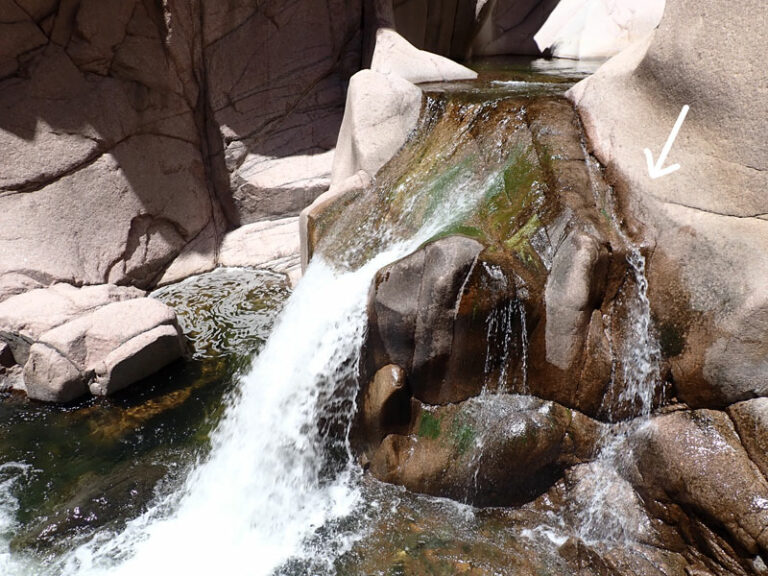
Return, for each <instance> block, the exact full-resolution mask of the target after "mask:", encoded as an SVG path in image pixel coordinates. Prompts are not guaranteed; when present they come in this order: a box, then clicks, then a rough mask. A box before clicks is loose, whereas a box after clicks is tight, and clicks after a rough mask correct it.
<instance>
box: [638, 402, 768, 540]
mask: <svg viewBox="0 0 768 576" xmlns="http://www.w3.org/2000/svg"><path fill="white" fill-rule="evenodd" d="M632 442H633V445H634V448H633V450H634V454H635V459H636V462H637V470H638V472H639V474H640V482H639V483H640V489H641V491H644V493H645V495H646V497H648V498H650V499H651V500H658V501H665V500H672V501H673V502H677V503H679V504H680V505H681V506H683V507H684V508H687V509H688V510H689V512H690V513H693V514H695V515H699V516H700V517H702V518H704V519H707V520H714V521H715V522H716V523H718V524H719V525H722V526H724V527H725V529H726V531H727V532H728V534H729V536H730V538H732V539H733V540H734V541H735V542H736V543H738V545H739V546H742V547H743V548H744V549H745V550H746V551H747V552H749V553H751V554H756V553H757V552H758V551H761V552H763V553H764V552H765V551H766V549H767V548H768V536H766V527H768V482H767V481H766V479H765V477H763V475H762V474H761V473H760V471H759V470H758V469H757V467H756V466H755V465H754V464H753V463H752V461H751V460H750V459H749V456H748V455H747V452H746V451H745V450H744V448H743V447H742V445H741V442H740V441H739V437H738V435H737V434H736V431H735V429H734V427H733V424H732V423H731V421H730V419H729V418H728V416H727V415H725V414H724V413H722V412H717V411H712V410H697V411H695V412H674V413H672V414H667V415H663V416H658V417H656V418H653V419H652V420H651V421H650V422H649V423H648V424H647V425H646V426H643V427H642V428H640V429H639V430H638V432H637V433H636V434H635V435H634V437H633V439H632Z"/></svg>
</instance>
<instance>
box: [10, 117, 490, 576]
mask: <svg viewBox="0 0 768 576" xmlns="http://www.w3.org/2000/svg"><path fill="white" fill-rule="evenodd" d="M480 111H482V106H479V107H478V112H477V114H478V115H479V113H480ZM450 145H451V143H450V142H447V143H446V146H450ZM467 158H468V157H467V155H463V156H462V157H461V158H460V162H458V166H454V167H453V168H451V165H450V163H449V161H450V158H447V157H443V164H442V165H437V166H436V167H435V169H434V170H433V171H432V176H430V177H429V178H433V180H430V179H429V178H427V177H425V176H422V177H421V178H420V179H417V181H415V182H414V184H413V186H414V189H413V191H412V196H411V202H412V203H413V202H417V201H419V202H427V201H432V200H433V198H432V196H433V195H434V190H435V187H436V186H437V185H440V186H450V190H451V192H452V193H450V194H443V195H442V196H441V197H440V201H439V203H436V204H432V205H430V206H429V209H427V210H423V211H422V213H423V215H424V216H423V220H422V221H421V222H420V224H419V225H418V227H415V232H411V230H413V228H414V227H411V228H410V230H408V227H407V226H404V225H403V222H406V221H407V222H408V223H411V224H412V223H413V221H414V215H413V213H412V212H411V211H410V210H408V209H407V207H408V205H406V206H405V209H404V210H402V211H401V212H400V213H399V214H393V213H391V212H388V214H387V218H386V222H383V221H382V216H381V212H378V213H377V212H375V211H371V212H370V214H368V215H367V216H366V217H367V218H368V219H369V220H371V222H373V223H375V225H373V224H372V223H371V222H368V221H367V220H366V217H363V218H361V217H360V214H359V213H356V214H354V216H355V217H356V218H357V220H358V222H357V225H356V227H355V228H354V230H355V234H354V235H353V236H352V237H351V238H350V237H348V238H347V240H348V242H353V240H354V242H353V244H351V248H350V252H351V251H352V249H354V251H356V252H357V253H360V254H363V253H365V257H364V258H363V257H362V256H361V257H360V258H359V261H360V262H361V264H360V265H359V266H346V267H345V266H334V265H331V264H330V263H329V262H328V261H326V260H325V259H324V252H322V251H321V252H320V254H319V255H317V256H316V257H315V258H314V259H313V261H312V262H311V263H310V265H309V267H308V268H307V271H306V274H305V276H304V278H302V280H301V282H300V283H299V285H298V287H297V289H296V290H295V292H294V293H293V294H292V295H291V296H290V298H289V300H288V302H287V303H286V305H285V308H284V310H283V312H282V313H281V315H280V317H279V319H278V320H277V322H276V325H275V328H274V330H273V332H272V334H271V335H270V337H269V339H268V341H267V343H266V344H265V346H264V348H263V349H262V351H261V352H260V354H259V355H258V357H257V358H255V360H254V362H253V365H252V368H251V370H250V372H249V373H248V374H247V375H246V376H244V377H243V378H242V380H241V382H240V385H239V388H238V390H237V391H236V393H235V394H234V395H233V396H232V397H231V398H230V399H229V401H228V406H227V410H226V412H225V415H224V417H223V419H222V421H221V422H220V424H219V425H218V427H217V429H216V430H215V432H214V433H213V435H212V438H211V451H210V454H209V455H208V456H207V457H206V458H205V459H203V460H202V461H200V462H198V463H197V464H196V465H195V466H194V467H193V469H192V470H191V472H190V473H189V475H188V477H187V478H186V479H185V481H184V483H183V485H182V486H180V487H177V489H176V490H174V491H173V492H171V493H170V494H166V495H164V496H163V497H160V498H159V499H158V500H157V501H156V502H155V503H154V504H153V505H152V506H151V507H150V508H149V510H148V511H146V512H145V513H144V514H142V515H141V516H139V517H138V518H135V519H133V520H131V521H129V522H128V524H127V526H126V527H125V529H123V530H122V531H121V532H119V533H110V532H107V531H102V532H101V533H98V534H97V535H96V536H94V537H93V538H92V539H91V540H90V541H88V542H86V543H84V544H81V545H80V546H78V547H77V548H76V549H75V550H74V551H72V552H71V553H69V554H65V555H64V556H63V557H58V558H53V559H50V558H49V559H48V560H46V561H45V562H47V564H45V565H40V561H39V559H31V558H26V559H25V558H14V559H13V561H12V562H11V565H10V566H8V567H7V569H4V570H3V572H2V573H3V574H4V575H6V576H17V575H18V576H21V575H28V574H30V573H35V574H46V575H47V574H50V575H54V574H55V575H61V574H63V575H66V576H100V575H107V574H108V575H109V576H132V575H139V574H162V573H167V574H177V573H179V574H185V576H194V575H198V574H199V575H203V574H205V575H209V574H228V575H233V576H235V575H238V574H248V575H249V576H259V575H267V574H274V573H275V571H279V570H281V567H285V565H286V563H287V562H294V563H295V562H299V563H301V562H305V563H308V564H309V565H311V566H312V567H313V568H312V572H313V573H330V572H331V571H332V563H333V561H334V560H335V558H336V557H338V555H340V554H342V553H343V552H345V551H346V550H348V549H349V548H350V547H351V545H352V544H353V543H354V542H355V540H356V538H358V537H359V536H358V534H359V531H356V530H353V529H351V528H349V527H346V528H345V526H344V520H345V519H347V518H349V517H350V515H351V514H353V512H355V510H356V509H358V508H359V507H360V505H361V491H360V490H361V488H360V482H359V480H360V475H361V472H360V471H359V467H358V466H357V465H356V464H355V463H354V462H353V460H352V458H351V451H350V447H349V444H348V438H347V436H348V432H349V426H350V425H351V422H352V415H353V414H354V413H355V411H356V406H355V398H356V387H355V382H354V380H355V377H356V375H357V370H358V355H359V352H360V349H361V345H362V342H363V338H364V335H365V329H366V325H367V316H366V303H367V297H368V291H369V287H370V285H371V282H372V280H373V278H374V276H375V274H376V272H377V271H378V270H379V269H380V268H382V267H383V266H385V265H387V264H389V263H391V262H394V261H395V260H397V259H399V258H402V257H404V256H405V255H407V254H409V253H411V252H413V251H414V250H416V249H417V248H418V247H419V246H420V245H421V244H423V243H424V242H426V241H428V240H429V239H431V238H433V237H434V236H435V235H436V234H438V233H441V232H442V231H443V230H445V229H446V228H447V227H448V226H450V225H452V224H455V223H457V222H460V221H461V220H462V219H463V218H465V217H466V216H467V214H468V212H469V211H471V210H472V209H473V207H474V206H475V205H476V204H477V203H478V202H479V201H480V200H481V199H482V198H484V197H485V196H486V194H488V190H489V187H494V186H499V181H500V180H499V178H500V177H499V175H498V173H497V172H495V171H493V170H491V171H490V173H488V172H487V171H485V172H483V171H481V173H478V170H477V169H476V166H475V165H474V164H473V163H472V162H471V161H468V160H467ZM446 174H448V177H449V180H448V181H447V180H446ZM425 180H426V181H425ZM403 230H405V231H406V232H408V233H404V232H403ZM350 252H348V253H347V254H349V253H350ZM0 487H1V486H0ZM0 521H2V518H0ZM0 529H2V525H0ZM2 554H3V550H2V549H0V561H4V560H3V558H5V557H4V556H3V555H2ZM4 568H6V567H5V566H4Z"/></svg>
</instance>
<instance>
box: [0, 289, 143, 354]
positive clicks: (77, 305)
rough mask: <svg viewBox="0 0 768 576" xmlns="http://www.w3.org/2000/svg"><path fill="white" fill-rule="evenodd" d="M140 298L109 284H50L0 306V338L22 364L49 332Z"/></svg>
mask: <svg viewBox="0 0 768 576" xmlns="http://www.w3.org/2000/svg"><path fill="white" fill-rule="evenodd" d="M142 296H144V292H142V291H141V290H138V289H136V288H129V287H119V286H114V285H110V284H105V285H100V286H86V287H83V288H76V287H75V286H72V285H70V284H54V285H53V286H51V287H50V288H48V289H42V288H41V289H37V290H32V291H30V292H27V293H25V294H21V295H18V296H15V297H14V298H12V299H8V300H6V301H4V302H1V303H0V338H2V339H3V340H4V341H5V342H7V343H8V345H9V346H10V349H11V352H12V354H13V357H14V359H15V361H16V362H17V363H18V364H22V365H23V364H24V363H25V362H26V361H27V358H28V356H29V347H30V346H31V345H32V344H33V343H34V342H36V341H37V340H38V339H39V338H40V337H41V336H42V335H43V334H44V333H46V332H48V331H49V330H52V329H54V328H56V327H58V326H61V325H62V324H64V323H66V322H68V321H70V320H71V319H72V318H75V317H78V316H81V315H83V314H87V313H89V312H91V311H92V310H95V309H97V308H100V307H102V306H105V305H107V304H111V303H113V302H121V301H123V300H132V299H134V298H140V297H142Z"/></svg>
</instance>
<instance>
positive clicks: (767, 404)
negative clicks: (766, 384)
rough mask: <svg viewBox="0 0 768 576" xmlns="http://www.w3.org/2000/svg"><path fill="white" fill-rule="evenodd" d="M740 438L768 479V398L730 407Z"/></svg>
mask: <svg viewBox="0 0 768 576" xmlns="http://www.w3.org/2000/svg"><path fill="white" fill-rule="evenodd" d="M728 415H729V416H730V417H731V420H733V423H734V425H735V426H736V431H737V432H738V433H739V438H740V439H741V443H742V444H743V445H744V448H745V449H746V451H747V454H749V457H750V458H751V459H752V462H754V463H755V464H756V465H757V467H758V468H760V471H761V472H762V473H763V476H765V477H766V478H768V398H755V399H754V400H747V401H745V402H739V403H738V404H733V405H731V406H729V407H728Z"/></svg>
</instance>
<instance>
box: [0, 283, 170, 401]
mask: <svg viewBox="0 0 768 576" xmlns="http://www.w3.org/2000/svg"><path fill="white" fill-rule="evenodd" d="M143 296H144V293H143V292H142V291H141V290H137V289H135V288H122V287H117V286H112V285H101V286H89V287H84V288H75V287H73V286H70V285H67V284H55V285H53V286H52V287H50V288H46V289H37V290H32V291H30V292H27V293H25V294H21V295H18V296H13V297H11V298H8V299H7V300H5V301H4V302H2V303H0V340H2V342H3V343H4V344H6V345H8V347H9V348H10V351H11V353H12V356H13V362H14V363H16V364H18V365H19V366H23V369H24V372H23V375H24V389H25V390H26V392H27V395H28V396H29V397H30V398H34V399H36V400H44V401H48V402H68V401H70V400H74V399H75V398H78V397H79V396H82V395H84V394H86V393H87V392H88V391H89V390H90V392H91V393H92V394H94V395H98V396H104V395H106V394H111V393H112V392H115V391H117V390H120V389H122V388H125V387H126V386H128V385H130V384H132V383H134V382H136V381H138V380H141V379H142V378H145V377H146V376H149V375H151V374H153V373H154V372H156V371H158V370H159V369H160V368H162V367H163V366H165V365H167V364H169V363H170V362H172V361H174V360H176V359H177V358H179V357H180V356H181V355H182V354H183V352H184V348H185V345H184V339H183V336H182V335H181V333H180V330H179V328H178V325H177V323H176V314H175V313H174V312H173V310H172V309H171V308H169V307H168V306H166V305H165V304H163V303H162V302H160V301H158V300H155V299H153V298H145V297H143ZM6 363H8V362H6Z"/></svg>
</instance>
